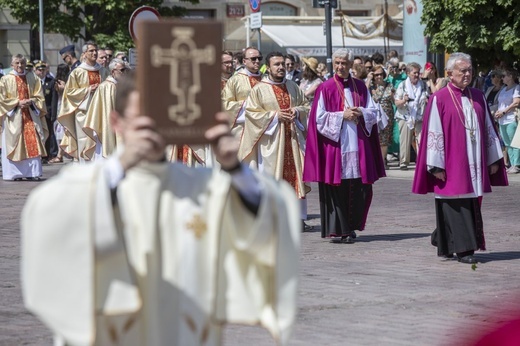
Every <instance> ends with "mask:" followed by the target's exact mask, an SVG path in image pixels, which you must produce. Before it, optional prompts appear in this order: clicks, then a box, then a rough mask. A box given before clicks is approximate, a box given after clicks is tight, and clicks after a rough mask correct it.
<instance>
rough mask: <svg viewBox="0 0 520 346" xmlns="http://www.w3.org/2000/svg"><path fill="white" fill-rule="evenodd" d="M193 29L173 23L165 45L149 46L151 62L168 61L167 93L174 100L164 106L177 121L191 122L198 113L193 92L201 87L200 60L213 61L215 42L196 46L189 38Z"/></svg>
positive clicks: (212, 62)
mask: <svg viewBox="0 0 520 346" xmlns="http://www.w3.org/2000/svg"><path fill="white" fill-rule="evenodd" d="M193 34H194V29H193V28H189V27H176V28H173V29H172V36H173V37H174V40H173V41H172V44H171V47H170V48H169V49H163V48H161V47H160V46H159V45H154V46H152V48H151V60H152V66H154V67H160V66H162V65H165V64H169V65H170V67H171V68H170V93H171V94H173V95H175V96H177V104H176V105H171V106H170V107H169V108H168V116H169V118H170V119H171V120H172V121H175V122H176V123H177V124H179V125H181V126H183V125H191V124H192V123H193V122H194V121H195V120H196V119H198V118H199V117H200V116H201V110H200V105H198V104H197V103H196V96H197V94H198V93H199V92H200V90H201V78H200V64H208V65H213V64H214V63H215V61H216V52H215V46H213V45H208V46H206V48H204V49H198V48H197V44H196V42H195V41H194V40H193Z"/></svg>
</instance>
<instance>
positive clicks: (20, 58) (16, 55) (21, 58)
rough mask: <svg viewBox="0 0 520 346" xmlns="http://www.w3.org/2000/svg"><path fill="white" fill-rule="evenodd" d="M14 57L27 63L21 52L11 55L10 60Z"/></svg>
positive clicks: (13, 59)
mask: <svg viewBox="0 0 520 346" xmlns="http://www.w3.org/2000/svg"><path fill="white" fill-rule="evenodd" d="M15 59H18V60H20V61H25V63H27V59H26V58H25V56H23V55H22V54H15V55H13V57H12V58H11V62H13V61H15Z"/></svg>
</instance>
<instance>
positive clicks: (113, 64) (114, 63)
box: [108, 58, 126, 72]
mask: <svg viewBox="0 0 520 346" xmlns="http://www.w3.org/2000/svg"><path fill="white" fill-rule="evenodd" d="M117 65H123V66H124V67H125V68H126V64H125V62H124V61H123V60H122V59H119V58H115V59H112V60H111V61H110V64H109V65H108V70H109V71H110V72H112V70H113V69H115V68H116V66H117Z"/></svg>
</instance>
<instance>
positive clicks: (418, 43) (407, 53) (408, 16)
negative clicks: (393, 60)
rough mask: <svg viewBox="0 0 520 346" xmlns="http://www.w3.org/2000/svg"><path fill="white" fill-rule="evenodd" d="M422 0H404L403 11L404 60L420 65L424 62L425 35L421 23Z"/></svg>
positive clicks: (425, 51)
mask: <svg viewBox="0 0 520 346" xmlns="http://www.w3.org/2000/svg"><path fill="white" fill-rule="evenodd" d="M422 10H423V6H422V0H404V11H403V17H404V18H403V27H404V30H403V50H404V58H403V59H404V62H406V63H409V62H416V63H418V64H419V65H421V66H422V67H424V65H425V64H426V53H427V45H426V37H425V36H424V25H422V24H421V16H422Z"/></svg>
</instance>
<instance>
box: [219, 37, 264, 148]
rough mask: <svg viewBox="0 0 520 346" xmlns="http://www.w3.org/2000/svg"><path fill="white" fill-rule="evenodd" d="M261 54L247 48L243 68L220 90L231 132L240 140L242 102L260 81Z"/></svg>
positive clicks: (243, 119) (242, 120)
mask: <svg viewBox="0 0 520 346" xmlns="http://www.w3.org/2000/svg"><path fill="white" fill-rule="evenodd" d="M262 59H263V57H262V53H260V51H259V50H258V49H256V48H255V47H248V48H246V50H245V51H244V68H243V69H240V70H239V71H238V72H236V73H235V74H234V75H233V76H232V77H231V78H229V79H228V80H227V82H226V86H225V87H224V89H222V93H221V97H222V106H223V109H224V110H225V111H226V112H228V113H229V116H230V124H231V132H232V133H233V135H235V137H237V138H238V139H240V138H241V137H242V132H243V130H244V121H245V117H244V112H245V106H244V101H245V100H246V98H247V96H248V95H249V92H250V91H251V88H252V87H254V86H255V85H257V84H258V83H259V82H260V80H261V79H262V73H261V72H260V65H261V64H262Z"/></svg>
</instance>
